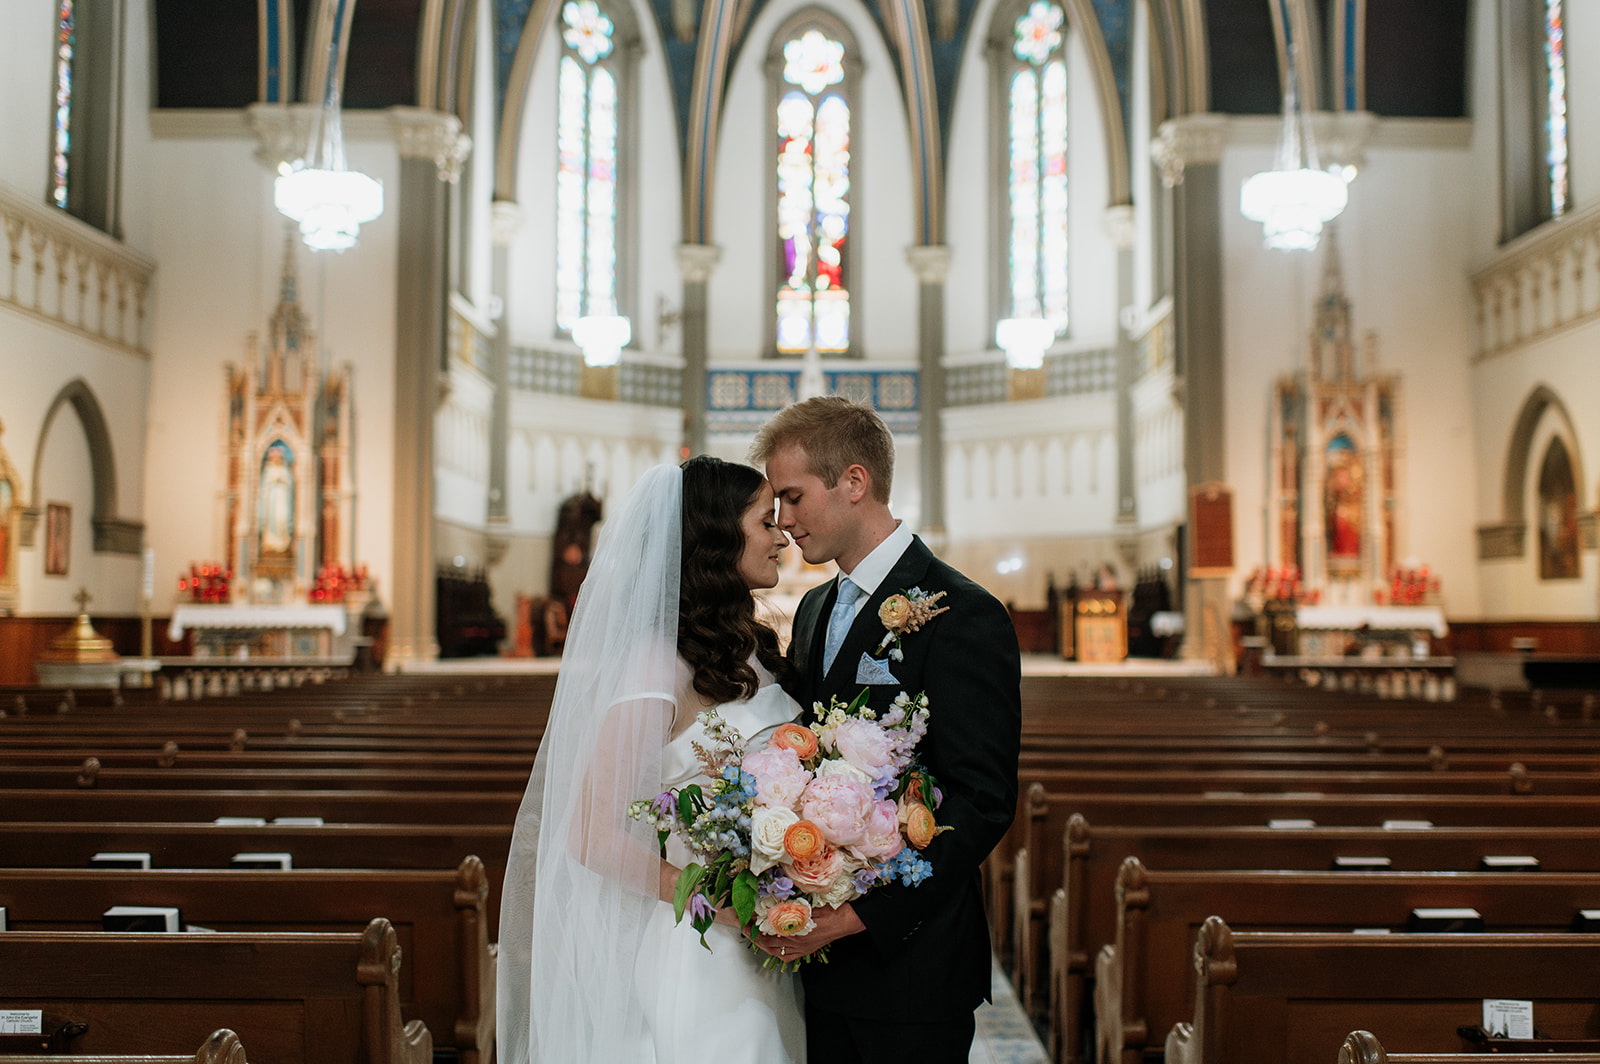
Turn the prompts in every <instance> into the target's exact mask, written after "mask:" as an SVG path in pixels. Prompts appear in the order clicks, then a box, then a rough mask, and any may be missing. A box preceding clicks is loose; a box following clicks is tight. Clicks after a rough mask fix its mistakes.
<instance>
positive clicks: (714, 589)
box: [678, 454, 790, 702]
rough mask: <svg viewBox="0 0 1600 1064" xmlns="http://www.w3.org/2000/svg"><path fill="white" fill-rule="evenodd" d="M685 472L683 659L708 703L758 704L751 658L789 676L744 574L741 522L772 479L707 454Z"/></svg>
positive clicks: (680, 631)
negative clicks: (741, 570) (751, 700)
mask: <svg viewBox="0 0 1600 1064" xmlns="http://www.w3.org/2000/svg"><path fill="white" fill-rule="evenodd" d="M682 468H683V567H682V575H681V577H680V582H679V586H678V653H679V654H681V655H682V656H683V660H684V661H687V662H688V663H689V667H690V668H691V669H693V670H694V689H695V690H696V691H698V692H700V694H702V695H703V696H705V697H706V698H707V699H709V700H710V701H712V702H736V701H738V700H739V699H741V698H753V697H754V696H755V693H756V691H757V690H759V688H760V680H759V678H758V677H757V676H756V670H755V669H753V668H751V666H750V660H749V659H750V655H751V654H755V655H756V659H757V660H758V661H760V662H761V664H762V665H764V666H766V668H767V670H768V671H769V672H771V673H772V674H773V675H774V676H777V677H778V679H780V680H782V679H784V678H786V677H787V675H788V673H789V671H790V666H789V663H788V661H787V660H786V659H785V658H784V656H783V654H782V652H780V651H779V649H778V633H777V632H774V631H773V630H772V628H771V627H769V626H768V625H766V624H764V623H763V622H762V621H761V620H760V619H759V618H757V617H756V602H755V597H754V596H753V595H751V593H750V588H749V587H747V586H745V582H744V578H743V577H742V576H740V575H739V556H740V555H741V554H743V553H744V530H743V529H742V528H740V527H739V520H740V518H742V517H743V516H744V512H745V510H746V509H748V508H749V506H750V503H751V502H752V501H753V500H754V499H755V495H756V492H757V491H759V490H760V488H761V485H762V484H763V483H764V482H765V479H766V478H764V477H763V476H762V475H761V473H760V471H759V470H756V469H752V468H751V467H750V466H747V465H740V464H739V463H737V462H725V461H723V460H722V459H720V458H713V457H711V456H710V455H704V454H703V455H697V456H696V457H694V458H691V459H689V460H688V461H687V462H685V463H683V467H682Z"/></svg>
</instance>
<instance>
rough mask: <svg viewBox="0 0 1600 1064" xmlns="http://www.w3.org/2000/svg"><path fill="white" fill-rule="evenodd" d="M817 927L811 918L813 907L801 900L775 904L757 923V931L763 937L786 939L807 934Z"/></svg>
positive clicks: (761, 915) (796, 899)
mask: <svg viewBox="0 0 1600 1064" xmlns="http://www.w3.org/2000/svg"><path fill="white" fill-rule="evenodd" d="M816 926H817V922H816V921H815V920H813V919H812V918H811V906H810V905H809V904H807V903H806V902H805V900H803V899H801V898H793V899H791V900H789V901H780V902H774V903H773V904H772V905H771V906H769V907H768V908H767V910H766V912H763V913H761V914H760V915H759V918H758V919H757V921H756V930H758V931H760V932H761V933H762V934H763V935H782V936H783V937H784V938H793V937H794V936H795V935H804V934H807V933H808V932H810V931H811V930H812V929H814V928H815V927H816Z"/></svg>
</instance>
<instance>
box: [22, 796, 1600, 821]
mask: <svg viewBox="0 0 1600 1064" xmlns="http://www.w3.org/2000/svg"><path fill="white" fill-rule="evenodd" d="M522 793H523V792H522V790H521V789H520V788H519V789H517V790H504V791H370V790H369V791H363V790H349V791H316V790H259V791H252V790H193V791H186V790H172V789H160V790H157V789H151V790H102V789H99V788H96V789H93V790H84V789H76V790H55V789H40V788H19V789H17V790H8V791H3V792H0V794H3V796H4V797H3V799H0V800H3V801H4V802H5V809H6V816H7V817H9V818H12V819H16V820H76V821H84V822H90V823H93V822H101V823H111V822H116V821H123V820H144V821H161V820H170V821H181V822H189V823H193V822H196V821H207V820H213V819H215V818H216V817H219V816H234V817H264V818H266V819H268V820H272V819H276V818H277V817H311V816H320V817H322V818H323V820H325V821H327V822H330V823H341V824H511V823H513V822H514V821H515V820H516V817H517V807H518V806H519V805H521V804H522ZM1597 801H1600V799H1597Z"/></svg>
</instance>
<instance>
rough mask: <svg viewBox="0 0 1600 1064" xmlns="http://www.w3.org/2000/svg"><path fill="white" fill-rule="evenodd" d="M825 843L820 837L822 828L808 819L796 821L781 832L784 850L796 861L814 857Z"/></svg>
mask: <svg viewBox="0 0 1600 1064" xmlns="http://www.w3.org/2000/svg"><path fill="white" fill-rule="evenodd" d="M827 844H828V843H827V840H826V839H824V838H823V837H822V829H821V828H819V827H817V825H815V824H813V823H812V822H811V821H809V820H800V821H796V822H795V823H793V824H790V825H789V830H787V831H785V832H784V833H783V849H784V852H785V853H787V854H788V855H789V856H790V857H791V858H792V859H794V860H796V861H802V860H805V859H806V858H807V857H815V856H816V855H817V854H819V853H821V852H822V848H823V847H824V846H826V845H827Z"/></svg>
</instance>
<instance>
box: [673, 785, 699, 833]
mask: <svg viewBox="0 0 1600 1064" xmlns="http://www.w3.org/2000/svg"><path fill="white" fill-rule="evenodd" d="M699 797H700V785H699V784H698V783H691V784H689V786H687V787H685V788H684V789H683V790H681V791H679V792H678V818H679V819H680V820H682V821H683V822H684V823H685V824H693V823H694V817H695V806H696V805H697V804H698V802H697V801H696V799H698V798H699Z"/></svg>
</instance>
